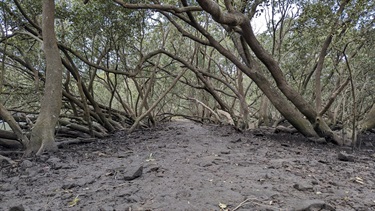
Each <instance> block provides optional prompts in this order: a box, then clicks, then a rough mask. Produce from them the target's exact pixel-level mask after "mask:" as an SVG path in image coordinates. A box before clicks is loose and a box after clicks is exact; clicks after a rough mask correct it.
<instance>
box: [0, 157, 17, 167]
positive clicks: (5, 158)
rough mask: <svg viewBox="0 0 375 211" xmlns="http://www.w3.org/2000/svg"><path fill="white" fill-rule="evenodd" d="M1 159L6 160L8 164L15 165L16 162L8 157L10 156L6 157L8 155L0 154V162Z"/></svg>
mask: <svg viewBox="0 0 375 211" xmlns="http://www.w3.org/2000/svg"><path fill="white" fill-rule="evenodd" d="M3 160H5V161H6V162H8V163H9V164H10V165H15V164H16V162H15V161H13V160H12V159H10V158H8V157H5V156H2V155H0V162H1V161H3Z"/></svg>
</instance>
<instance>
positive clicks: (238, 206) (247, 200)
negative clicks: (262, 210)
mask: <svg viewBox="0 0 375 211" xmlns="http://www.w3.org/2000/svg"><path fill="white" fill-rule="evenodd" d="M250 200H257V201H259V200H258V199H256V198H248V199H246V200H245V201H243V202H241V203H240V204H239V205H237V207H235V208H233V210H232V211H235V210H238V209H239V208H241V207H242V206H243V205H245V204H249V203H253V204H256V205H259V206H263V207H268V208H272V209H278V208H277V207H274V206H271V205H268V204H264V203H261V202H255V201H251V202H249V201H250Z"/></svg>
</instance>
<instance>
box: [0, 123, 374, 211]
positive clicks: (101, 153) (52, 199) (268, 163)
mask: <svg viewBox="0 0 375 211" xmlns="http://www.w3.org/2000/svg"><path fill="white" fill-rule="evenodd" d="M362 139H363V141H364V143H363V146H362V149H361V150H357V151H355V152H354V153H352V151H351V149H350V148H340V147H337V146H333V145H330V144H325V145H323V144H316V143H312V142H308V141H307V140H306V139H305V138H304V137H302V136H300V135H297V134H294V135H291V134H282V133H279V134H274V133H271V132H267V131H266V130H252V131H247V132H244V133H240V132H237V131H236V130H234V129H233V128H231V127H229V126H214V125H201V124H197V123H193V122H190V121H177V122H170V123H167V124H164V125H160V126H159V127H157V128H153V129H147V130H142V131H136V132H134V133H132V134H126V133H125V132H118V133H117V134H115V135H113V136H111V137H108V138H106V139H100V140H87V141H86V142H87V143H83V144H66V145H62V147H61V149H60V150H59V152H57V153H54V154H46V155H42V156H40V157H37V158H32V159H28V160H21V159H20V158H17V157H12V158H13V159H14V160H15V161H17V164H16V165H13V166H12V165H9V164H7V163H5V162H2V163H1V171H0V210H6V211H7V210H10V209H12V210H13V211H14V210H26V211H27V210H90V211H91V210H106V211H107V210H108V211H109V210H120V211H123V210H124V211H125V210H127V211H128V210H129V211H130V210H160V211H161V210H163V211H164V210H165V211H167V210H231V211H233V210H275V211H276V210H375V154H374V153H375V152H374V150H375V147H374V145H375V142H374V140H373V139H374V135H373V134H368V135H367V136H365V137H362ZM63 141H66V140H63ZM371 141H372V142H371ZM17 159H18V160H17Z"/></svg>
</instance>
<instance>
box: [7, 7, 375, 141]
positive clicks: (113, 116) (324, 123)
mask: <svg viewBox="0 0 375 211" xmlns="http://www.w3.org/2000/svg"><path fill="white" fill-rule="evenodd" d="M0 5H1V10H0V23H1V24H0V26H1V38H0V61H1V68H0V69H1V80H0V82H1V84H0V88H1V95H0V97H1V98H0V99H1V104H2V105H3V107H4V112H1V116H2V118H3V120H5V121H7V122H8V123H9V122H10V121H11V119H12V118H14V119H15V121H16V122H17V124H18V125H19V126H20V128H19V129H18V131H19V132H20V130H22V131H23V132H30V131H32V130H33V128H34V124H35V121H36V119H37V117H38V116H40V115H41V112H43V110H41V106H42V104H41V102H42V101H41V96H42V95H43V93H45V92H47V91H48V90H47V89H48V87H47V83H48V80H47V79H48V78H47V77H46V76H48V66H47V63H46V58H48V56H50V55H49V54H47V55H46V53H45V52H44V51H43V43H45V42H46V40H45V38H44V37H43V36H42V34H43V31H45V29H44V28H43V27H42V16H43V15H42V2H34V1H19V0H14V1H11V0H4V1H2V2H1V3H0ZM374 15H375V3H374V2H372V1H362V0H355V1H354V0H352V1H350V0H341V1H338V0H337V1H294V0H279V1H276V0H250V1H237V0H219V1H213V0H197V1H186V0H181V1H169V0H166V1H151V0H150V1H148V0H143V1H131V0H130V1H128V0H113V1H104V0H98V1H82V0H80V1H78V0H70V1H55V18H54V20H55V21H54V28H55V31H56V39H57V46H58V50H59V55H60V58H61V62H62V67H63V68H62V81H61V82H62V108H61V112H60V116H59V118H58V123H57V125H56V135H61V136H74V137H77V136H87V135H90V136H95V137H103V136H105V135H107V134H109V133H112V132H114V131H116V130H123V129H128V130H130V131H132V130H134V129H136V128H138V127H150V126H153V125H155V124H157V123H158V122H160V121H165V120H170V119H173V118H179V117H184V118H188V119H192V120H195V121H200V122H215V123H222V124H233V125H234V126H235V127H236V128H238V129H239V130H246V129H250V128H254V127H259V126H263V125H264V126H268V127H271V126H272V127H275V128H279V129H288V128H285V127H281V126H280V125H284V126H288V125H291V126H293V128H294V129H296V130H298V131H299V132H300V133H302V134H303V135H305V136H306V137H309V138H313V139H319V138H324V139H325V140H326V141H332V142H334V143H336V144H340V145H341V144H356V134H357V133H358V132H363V131H366V130H371V129H373V128H374V127H375V106H374V102H375V96H374V94H373V90H374V89H375V83H374V81H375V80H374V79H375V70H374V67H375V52H374V51H373V48H374V47H375V39H374V38H375V22H374V20H375V18H374ZM260 26H263V27H262V31H258V32H257V31H255V30H254V29H255V28H257V27H260ZM46 71H47V72H46ZM0 110H1V109H0ZM7 112H8V113H7ZM6 114H9V115H10V117H9V115H6ZM8 117H9V118H8ZM9 124H11V123H9ZM278 126H280V127H278ZM12 129H13V128H12ZM289 129H290V128H289ZM337 129H339V130H344V131H346V134H347V135H346V136H342V135H338V133H337V132H336V131H335V130H337ZM13 131H14V133H16V131H15V129H13ZM2 133H4V134H5V132H2ZM6 134H8V133H6ZM16 134H17V133H16ZM85 134H86V135H85ZM340 134H343V133H340ZM0 137H2V138H5V136H4V135H3V136H1V134H0ZM11 137H13V138H11V139H13V140H18V141H20V142H21V143H23V145H24V147H26V145H25V144H24V142H22V139H25V137H22V136H15V135H14V136H11ZM8 139H9V137H8Z"/></svg>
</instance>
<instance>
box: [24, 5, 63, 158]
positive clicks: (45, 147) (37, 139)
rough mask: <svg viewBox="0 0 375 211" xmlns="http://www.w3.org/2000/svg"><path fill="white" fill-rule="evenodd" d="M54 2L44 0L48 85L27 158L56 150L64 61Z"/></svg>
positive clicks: (27, 150) (28, 147) (44, 42)
mask: <svg viewBox="0 0 375 211" xmlns="http://www.w3.org/2000/svg"><path fill="white" fill-rule="evenodd" d="M54 13H55V2H54V0H43V13H42V16H43V28H42V33H43V50H44V54H45V57H46V84H45V88H44V95H43V98H42V101H41V108H40V114H39V116H38V119H37V121H36V123H35V125H34V127H33V130H32V132H31V138H30V144H29V145H28V146H27V149H26V153H25V155H26V156H27V155H32V154H35V153H36V154H37V155H38V154H40V153H42V152H43V151H55V150H57V145H56V142H55V135H54V134H55V126H56V123H57V121H58V118H59V114H60V109H61V96H62V62H61V58H60V53H59V49H58V47H57V40H56V34H55V29H54V19H55V18H54V16H55V15H54Z"/></svg>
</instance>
